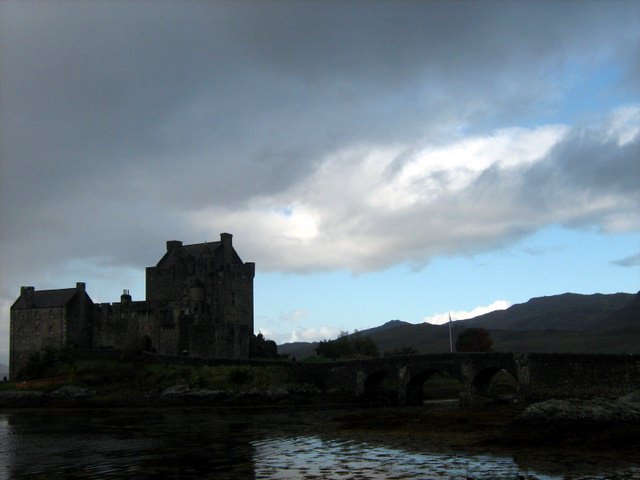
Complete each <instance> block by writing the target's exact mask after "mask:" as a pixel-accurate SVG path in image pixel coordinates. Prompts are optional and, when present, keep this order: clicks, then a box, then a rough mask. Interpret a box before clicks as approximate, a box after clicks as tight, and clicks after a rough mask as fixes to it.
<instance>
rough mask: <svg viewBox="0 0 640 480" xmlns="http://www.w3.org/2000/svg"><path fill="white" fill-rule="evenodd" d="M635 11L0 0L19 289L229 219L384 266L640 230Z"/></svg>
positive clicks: (136, 264)
mask: <svg viewBox="0 0 640 480" xmlns="http://www.w3.org/2000/svg"><path fill="white" fill-rule="evenodd" d="M637 26H638V25H637V15H636V7H635V4H634V3H633V2H628V3H626V2H619V3H616V6H615V7H613V8H612V7H611V6H610V5H608V4H602V3H600V2H582V3H581V4H580V5H579V6H577V5H574V4H572V3H545V5H544V7H543V8H541V7H540V5H528V4H526V3H522V2H517V3H513V4H508V5H505V4H504V3H503V2H495V3H493V2H489V3H488V4H484V3H483V4H482V5H475V4H470V5H465V7H464V8H460V5H459V4H457V3H447V2H407V3H404V2H403V3H402V4H401V5H400V6H399V7H398V6H397V4H396V3H395V2H367V3H366V4H365V3H364V2H362V3H361V2H326V3H321V2H269V3H264V2H237V3H234V2H181V3H179V4H178V3H175V2H162V3H160V4H158V5H153V6H151V5H150V4H149V3H147V2H129V3H119V2H118V3H114V2H110V1H95V2H87V3H81V4H78V3H76V2H47V3H42V2H0V72H1V79H0V98H2V108H0V264H1V265H2V273H3V274H2V277H1V278H0V298H2V299H4V300H5V301H10V300H13V299H14V298H15V296H16V294H17V289H18V287H19V286H20V285H21V284H33V285H36V286H37V287H38V288H44V287H51V288H58V287H62V286H64V285H59V284H57V283H56V278H57V277H56V275H57V272H59V271H67V272H68V271H70V270H71V271H78V273H79V274H80V273H81V271H82V269H83V267H82V266H84V265H86V266H87V270H85V271H87V277H93V276H96V277H97V276H98V275H99V274H98V273H97V269H99V268H102V267H103V266H104V267H108V268H109V269H113V270H112V271H113V272H115V270H117V269H124V270H126V271H127V272H131V271H141V272H142V269H143V268H144V267H145V266H148V265H152V264H153V263H155V262H156V261H157V259H158V253H159V252H161V251H162V249H163V247H164V241H165V240H167V239H170V238H176V237H179V238H181V239H183V240H184V241H185V242H187V243H188V242H199V241H204V240H214V239H216V238H217V235H218V233H219V232H221V231H231V232H233V233H235V234H236V237H235V239H236V242H237V244H238V249H239V251H241V252H242V253H243V256H246V257H247V258H248V259H255V260H256V261H257V264H258V268H259V269H269V270H282V271H316V270H323V269H350V270H352V271H370V270H376V269H384V268H386V267H389V266H391V265H394V264H398V263H410V264H413V265H416V266H421V265H424V264H425V263H427V262H428V261H429V259H430V258H432V257H434V256H436V255H442V254H448V255H450V254H454V255H455V254H468V253H474V252H477V251H483V250H487V249H491V248H498V247H500V246H502V245H505V244H508V243H509V242H512V241H513V240H515V239H518V238H521V237H522V236H524V235H527V234H528V233H531V232H533V231H535V230H536V229H538V228H540V227H541V226H544V225H547V224H549V223H554V224H555V223H562V224H565V225H569V226H575V227H577V228H581V227H583V226H585V225H590V226H596V227H598V228H601V229H602V230H603V231H629V230H632V229H637V228H638V223H639V222H638V217H637V213H636V212H637V211H638V208H637V207H638V195H639V194H638V190H637V188H636V187H635V183H637V182H635V180H637V168H638V167H637V162H634V159H637V158H638V134H637V131H638V108H639V107H638V106H637V104H634V103H633V101H630V100H629V99H630V98H631V99H634V98H635V99H637V98H638V93H640V92H639V87H638V85H640V81H638V65H639V64H638V58H640V54H639V51H638V46H639V45H640V33H639V32H640V29H638V28H637ZM610 67H611V68H610ZM609 70H615V71H616V72H617V76H615V78H613V79H611V80H609V81H608V83H607V84H606V85H604V86H601V85H598V89H597V91H605V92H607V95H606V96H605V97H602V98H604V100H606V101H604V100H603V101H602V103H603V105H605V106H604V107H603V105H600V104H597V103H594V104H593V105H591V104H589V105H590V106H589V108H588V109H587V110H588V111H587V112H586V113H585V112H583V113H580V109H579V108H577V106H576V103H579V104H580V105H581V104H582V103H584V102H585V98H590V97H591V96H590V95H589V93H590V92H591V91H592V90H593V85H591V86H590V85H588V84H587V85H586V87H589V86H590V87H591V90H590V89H589V88H587V89H586V92H587V94H584V91H583V90H582V89H581V88H577V87H576V85H577V84H578V83H580V82H583V83H580V86H581V87H584V86H585V85H584V82H585V80H583V79H587V80H586V82H588V81H590V79H592V78H593V77H594V76H596V77H600V76H603V75H602V72H609ZM607 78H609V77H607ZM586 87H585V88H586ZM599 98H600V97H599ZM636 101H637V100H636ZM610 105H619V106H622V108H621V109H620V110H614V109H613V107H611V106H610ZM604 108H606V109H607V110H608V111H613V112H612V113H611V115H610V116H609V117H607V118H605V116H604V114H603V113H602V112H603V109H604ZM576 112H577V113H576ZM583 117H586V118H587V119H591V118H595V120H594V121H593V125H591V126H584V120H583ZM91 265H95V266H96V271H91V269H90V268H89V266H91ZM79 280H86V281H87V282H88V283H90V282H91V278H86V277H85V278H81V279H79Z"/></svg>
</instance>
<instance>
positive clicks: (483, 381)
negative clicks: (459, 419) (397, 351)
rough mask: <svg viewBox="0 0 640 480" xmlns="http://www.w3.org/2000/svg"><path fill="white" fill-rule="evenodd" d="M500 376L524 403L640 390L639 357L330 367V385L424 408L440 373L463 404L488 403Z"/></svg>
mask: <svg viewBox="0 0 640 480" xmlns="http://www.w3.org/2000/svg"><path fill="white" fill-rule="evenodd" d="M500 370H505V371H507V372H508V373H509V374H511V375H512V376H513V378H514V379H515V380H516V382H517V395H518V398H519V399H520V400H522V401H536V400H543V399H549V398H589V397H596V396H600V397H616V396H620V395H624V394H626V393H629V392H630V391H633V390H635V389H639V388H640V355H592V354H555V353H454V354H433V355H432V354H426V355H410V356H404V357H390V358H381V359H373V360H358V361H348V362H340V363H335V364H331V365H330V366H327V367H326V370H325V374H326V375H327V378H326V384H327V386H328V387H329V388H337V389H340V390H343V391H347V392H351V393H352V394H354V395H356V396H359V397H365V398H366V397H367V396H369V397H375V396H376V395H379V394H380V386H381V385H382V383H383V381H386V382H388V383H392V384H393V385H394V388H396V389H397V392H396V401H397V403H399V404H401V405H404V404H418V403H421V402H422V388H423V383H424V382H425V380H427V379H428V378H429V377H430V376H431V375H433V374H434V373H436V372H441V373H446V374H448V375H449V376H451V377H453V378H457V379H458V380H460V381H461V382H462V385H463V391H462V393H461V396H460V402H461V403H462V404H475V403H478V401H480V402H482V401H486V399H487V397H489V383H490V381H491V379H492V378H493V376H494V375H495V374H496V373H497V372H498V371H500Z"/></svg>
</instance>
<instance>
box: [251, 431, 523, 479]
mask: <svg viewBox="0 0 640 480" xmlns="http://www.w3.org/2000/svg"><path fill="white" fill-rule="evenodd" d="M253 445H254V447H255V449H256V452H255V456H254V459H255V462H256V478H283V479H289V478H290V479H297V478H336V479H367V478H380V479H386V478H393V479H414V478H434V479H435V478H443V479H445V478H446V479H449V478H461V479H467V478H517V477H518V473H519V472H520V470H519V468H518V467H517V465H516V464H515V463H514V462H513V460H512V459H510V458H506V457H497V456H489V455H459V456H456V455H455V454H451V453H449V454H443V453H436V452H429V453H426V452H425V453H412V452H408V451H403V450H399V449H396V448H388V447H384V446H376V445H372V444H369V443H366V442H356V441H352V440H322V439H320V438H318V437H295V438H271V439H265V440H260V441H257V442H254V444H253Z"/></svg>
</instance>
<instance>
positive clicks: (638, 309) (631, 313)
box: [595, 292, 640, 331]
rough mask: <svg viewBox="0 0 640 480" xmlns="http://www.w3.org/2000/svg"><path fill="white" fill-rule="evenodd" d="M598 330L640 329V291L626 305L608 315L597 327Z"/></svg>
mask: <svg viewBox="0 0 640 480" xmlns="http://www.w3.org/2000/svg"><path fill="white" fill-rule="evenodd" d="M595 330H598V331H612V330H637V331H640V292H638V293H637V294H636V296H635V297H634V299H633V300H632V301H631V303H629V304H628V305H627V306H626V307H624V308H621V309H620V310H617V311H615V312H613V313H612V314H610V315H608V316H607V317H606V318H605V319H604V320H603V321H602V322H600V323H598V324H597V325H596V327H595Z"/></svg>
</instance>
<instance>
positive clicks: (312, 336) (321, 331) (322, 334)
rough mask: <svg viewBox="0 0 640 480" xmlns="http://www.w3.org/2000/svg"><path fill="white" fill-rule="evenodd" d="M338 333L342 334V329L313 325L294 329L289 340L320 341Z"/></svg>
mask: <svg viewBox="0 0 640 480" xmlns="http://www.w3.org/2000/svg"><path fill="white" fill-rule="evenodd" d="M338 335H340V329H338V328H335V327H331V326H321V327H311V328H305V329H302V330H294V331H292V332H291V336H290V337H289V339H288V342H319V341H321V340H331V339H334V338H337V337H338ZM278 343H279V342H278Z"/></svg>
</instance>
